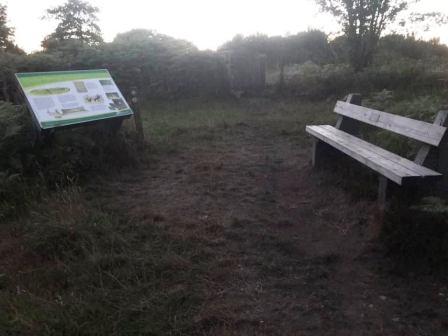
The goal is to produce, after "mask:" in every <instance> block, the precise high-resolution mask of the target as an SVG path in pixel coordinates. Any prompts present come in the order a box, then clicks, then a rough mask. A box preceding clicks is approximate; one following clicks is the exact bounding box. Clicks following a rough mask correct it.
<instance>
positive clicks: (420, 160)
mask: <svg viewBox="0 0 448 336" xmlns="http://www.w3.org/2000/svg"><path fill="white" fill-rule="evenodd" d="M434 124H435V125H440V126H445V127H448V109H446V108H445V109H443V110H441V111H439V112H438V113H437V116H436V118H435V120H434ZM414 162H415V163H417V164H419V165H422V166H425V167H428V168H430V169H433V170H436V171H438V172H439V173H442V174H443V180H442V182H441V183H439V184H438V187H439V189H441V191H442V193H443V194H444V195H445V196H446V195H448V134H445V135H444V137H443V138H442V141H441V142H440V145H439V146H438V147H434V146H431V145H428V144H424V145H423V146H422V147H421V148H420V150H419V151H418V153H417V156H416V157H415V160H414Z"/></svg>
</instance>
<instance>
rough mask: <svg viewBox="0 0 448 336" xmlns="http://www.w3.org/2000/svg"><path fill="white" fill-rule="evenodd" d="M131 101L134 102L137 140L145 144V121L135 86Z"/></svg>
mask: <svg viewBox="0 0 448 336" xmlns="http://www.w3.org/2000/svg"><path fill="white" fill-rule="evenodd" d="M131 96H132V97H131V102H132V109H133V111H134V123H135V130H136V132H137V140H138V142H139V143H140V144H143V142H144V141H145V135H144V133H143V122H142V116H141V114H140V105H139V101H138V93H137V89H136V88H133V89H132V90H131Z"/></svg>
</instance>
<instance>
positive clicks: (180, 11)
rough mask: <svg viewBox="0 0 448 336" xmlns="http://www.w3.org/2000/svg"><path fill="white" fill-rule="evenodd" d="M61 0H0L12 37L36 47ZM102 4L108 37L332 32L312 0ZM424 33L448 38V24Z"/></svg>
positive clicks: (429, 5) (447, 5)
mask: <svg viewBox="0 0 448 336" xmlns="http://www.w3.org/2000/svg"><path fill="white" fill-rule="evenodd" d="M64 2H65V1H64V0H38V1H37V0H0V3H4V4H6V5H7V6H8V14H9V21H10V25H11V26H13V27H15V29H16V43H17V44H18V45H19V46H20V47H22V48H24V49H25V50H26V51H28V52H31V51H35V50H39V49H40V42H41V41H42V39H43V38H44V36H46V35H48V34H49V33H51V32H52V30H53V29H54V27H55V24H54V23H51V22H48V21H42V20H41V18H42V16H43V15H44V13H45V9H46V8H49V7H53V6H56V5H59V4H62V3H64ZM90 3H92V4H94V5H95V6H97V7H99V8H100V14H99V19H100V22H99V24H100V27H101V29H102V31H103V34H104V39H105V40H106V41H111V40H112V39H113V38H114V37H115V35H116V34H117V33H120V32H125V31H128V30H131V29H134V28H146V29H154V30H156V31H158V32H159V33H163V34H167V35H171V36H173V37H176V38H182V39H186V40H189V41H191V42H193V43H194V44H195V45H196V46H198V47H199V48H200V49H216V48H217V47H218V46H220V45H221V44H223V43H224V42H226V41H228V40H230V39H232V37H233V36H235V35H236V34H238V33H240V34H243V35H248V34H254V33H265V34H268V35H284V34H288V33H290V34H294V33H297V32H299V31H303V30H307V29H309V28H317V29H322V30H324V31H325V32H327V33H336V32H337V31H338V30H339V28H338V26H337V24H336V23H335V21H334V20H333V19H332V18H331V17H329V16H328V15H323V14H321V13H319V11H318V8H317V7H316V5H315V3H314V1H313V0H225V1H223V0H158V1H155V0H125V1H114V0H91V1H90ZM419 7H420V8H419V9H422V10H426V11H441V12H444V13H446V14H448V1H446V0H422V2H421V3H420V5H419ZM426 37H440V38H441V40H442V41H443V42H445V43H448V27H444V28H443V29H442V28H440V29H436V30H434V31H432V32H431V33H430V36H429V35H427V36H426Z"/></svg>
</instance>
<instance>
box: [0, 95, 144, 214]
mask: <svg viewBox="0 0 448 336" xmlns="http://www.w3.org/2000/svg"><path fill="white" fill-rule="evenodd" d="M36 136H37V134H36V133H35V131H34V128H33V125H32V120H31V118H30V115H29V113H28V112H27V111H26V109H25V108H24V107H21V106H13V105H11V104H9V103H4V102H0V157H2V160H1V161H0V218H5V217H7V216H9V215H12V214H14V213H18V210H19V209H23V208H26V206H27V205H28V203H29V202H30V201H31V200H32V199H35V198H38V197H39V196H40V195H41V193H42V192H45V191H46V190H47V189H53V188H56V187H61V186H64V185H71V184H72V183H73V182H74V181H75V180H82V179H85V178H87V177H88V176H92V175H94V174H98V173H101V172H104V171H110V170H111V169H112V170H113V169H119V168H122V167H129V166H132V165H136V164H137V163H138V162H139V158H138V156H139V155H138V150H137V146H136V143H135V141H134V134H133V133H130V132H127V131H126V130H122V131H120V132H118V133H117V134H111V133H110V131H109V130H108V128H107V124H106V123H104V122H103V123H101V124H96V125H90V126H85V127H82V128H77V129H65V130H63V131H58V132H56V133H55V134H54V135H52V136H49V137H47V138H46V139H45V141H40V142H39V141H37V138H36Z"/></svg>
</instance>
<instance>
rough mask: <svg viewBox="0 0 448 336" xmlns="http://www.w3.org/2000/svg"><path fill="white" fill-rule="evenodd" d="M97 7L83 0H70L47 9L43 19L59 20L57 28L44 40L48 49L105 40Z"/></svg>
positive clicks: (91, 44) (92, 44)
mask: <svg viewBox="0 0 448 336" xmlns="http://www.w3.org/2000/svg"><path fill="white" fill-rule="evenodd" d="M98 12H99V9H98V8H97V7H94V6H92V5H90V4H89V3H88V2H86V1H82V0H68V1H67V2H66V3H65V4H63V5H61V6H57V7H54V8H50V9H48V10H47V14H46V16H44V17H43V19H53V20H56V21H58V25H57V27H56V30H55V31H54V32H53V33H52V34H50V35H48V36H47V37H46V38H45V39H44V40H43V41H42V47H43V48H44V49H46V50H51V49H60V48H61V47H66V48H67V46H69V49H70V48H71V47H73V46H75V47H77V46H82V45H87V46H96V45H99V44H101V43H102V42H103V38H102V37H101V29H100V27H99V26H98V24H97V22H98V17H97V16H96V14H97V13H98Z"/></svg>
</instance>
